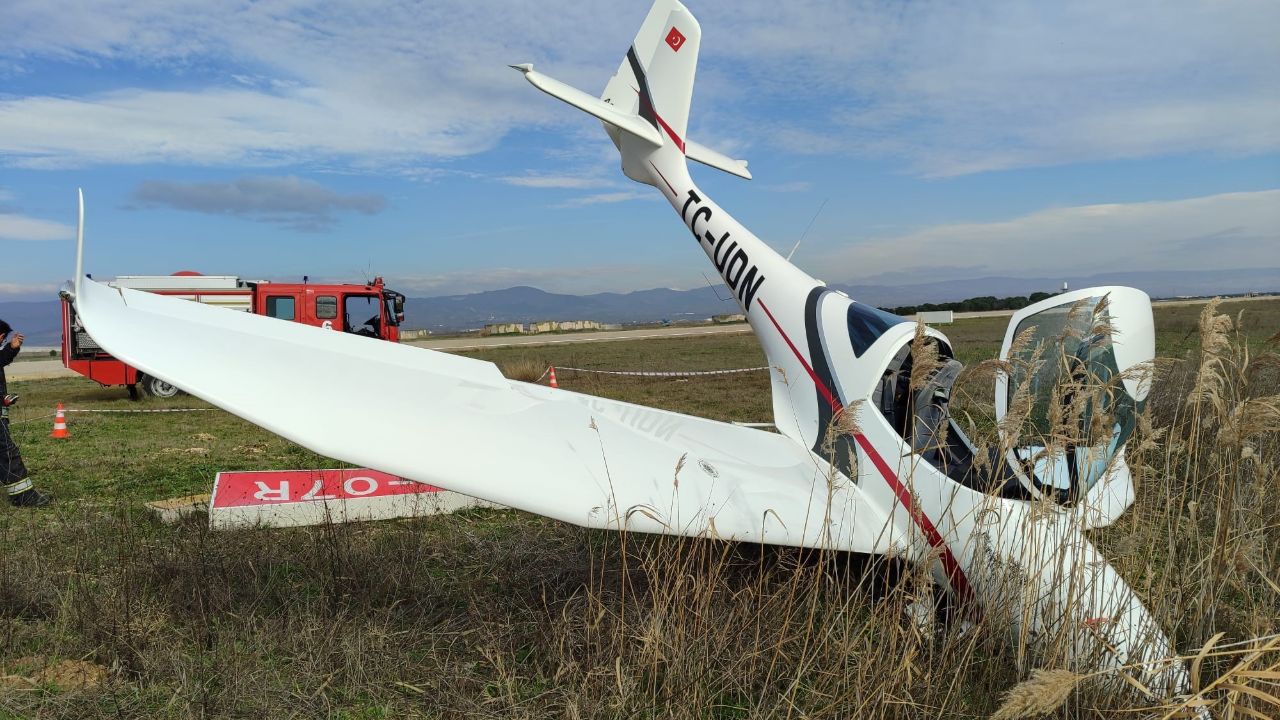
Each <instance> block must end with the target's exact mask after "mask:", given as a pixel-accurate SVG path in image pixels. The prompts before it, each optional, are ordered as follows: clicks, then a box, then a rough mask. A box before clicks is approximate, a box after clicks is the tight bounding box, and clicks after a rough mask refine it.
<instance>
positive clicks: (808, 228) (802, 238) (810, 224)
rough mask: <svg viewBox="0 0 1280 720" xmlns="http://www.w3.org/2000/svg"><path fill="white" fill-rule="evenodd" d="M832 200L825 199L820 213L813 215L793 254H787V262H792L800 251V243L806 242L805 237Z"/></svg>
mask: <svg viewBox="0 0 1280 720" xmlns="http://www.w3.org/2000/svg"><path fill="white" fill-rule="evenodd" d="M830 199H831V198H826V199H824V200H823V201H822V204H821V205H819V206H818V212H816V213H814V214H813V219H812V220H810V221H809V225H808V227H806V228H805V229H804V232H802V233H800V239H799V240H797V241H796V244H795V247H793V248H791V252H789V253H787V262H791V256H792V255H795V254H796V250H799V249H800V243H802V242H804V238H805V236H806V235H808V234H809V230H810V229H811V228H813V224H814V223H815V222H817V221H818V216H819V215H821V214H822V208H824V207H826V206H827V201H828V200H830Z"/></svg>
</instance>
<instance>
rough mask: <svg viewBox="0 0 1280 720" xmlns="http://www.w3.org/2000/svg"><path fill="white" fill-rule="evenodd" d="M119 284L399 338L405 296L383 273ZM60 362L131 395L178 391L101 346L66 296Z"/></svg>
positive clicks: (185, 277) (134, 278)
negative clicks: (364, 279)
mask: <svg viewBox="0 0 1280 720" xmlns="http://www.w3.org/2000/svg"><path fill="white" fill-rule="evenodd" d="M108 284H109V285H111V286H113V287H123V288H132V289H134V290H144V291H146V292H154V293H157V294H160V295H170V296H174V297H179V298H182V299H184V300H192V301H194V302H198V303H204V304H206V305H215V306H217V307H223V308H227V309H228V310H235V311H240V312H251V313H255V314H258V315H267V316H270V317H274V318H279V319H281V320H287V321H290V322H299V323H303V324H306V325H313V326H315V327H319V328H324V329H326V330H332V331H334V332H348V333H352V334H355V335H363V336H365V337H369V338H374V339H380V340H388V341H390V342H399V341H400V323H402V322H403V321H404V295H402V294H400V293H398V292H396V291H394V290H389V289H387V288H386V287H385V285H384V283H383V280H382V278H380V277H379V278H375V279H374V280H373V282H371V283H367V284H364V285H357V284H345V283H344V284H336V285H325V284H313V283H309V282H305V278H304V282H302V283H277V282H268V281H257V282H250V281H245V280H242V279H240V278H238V277H236V276H234V275H202V274H200V273H197V272H191V271H182V272H177V273H174V274H173V275H123V276H120V277H118V278H116V279H115V280H114V281H112V282H110V283H108ZM62 364H63V365H64V366H66V367H67V368H68V369H70V370H74V371H75V372H77V373H79V374H81V375H83V376H85V377H87V378H89V379H90V380H93V381H95V382H97V383H99V384H101V385H104V386H115V385H124V386H125V387H127V388H128V389H129V396H130V397H133V398H135V399H136V398H137V397H138V395H139V392H142V393H145V394H147V395H152V396H154V397H162V398H168V397H173V396H175V395H177V394H178V389H177V388H176V387H174V386H173V385H170V384H169V383H168V382H166V381H165V380H163V379H162V378H157V377H148V376H147V375H144V374H143V373H140V372H138V370H137V369H135V368H132V367H130V366H128V365H126V364H125V363H123V362H121V361H119V360H117V359H115V358H114V357H112V356H110V355H108V354H107V353H105V352H103V351H102V349H101V348H100V347H98V344H97V343H95V342H94V341H93V338H92V337H90V336H89V334H88V333H87V332H85V331H84V329H83V328H82V327H81V325H80V323H79V322H78V320H77V319H76V311H75V305H74V303H73V302H72V301H71V300H70V299H69V298H67V297H65V296H64V297H63V298H62Z"/></svg>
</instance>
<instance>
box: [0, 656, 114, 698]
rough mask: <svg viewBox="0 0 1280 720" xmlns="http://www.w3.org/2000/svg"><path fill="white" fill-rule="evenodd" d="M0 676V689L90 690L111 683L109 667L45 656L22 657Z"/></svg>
mask: <svg viewBox="0 0 1280 720" xmlns="http://www.w3.org/2000/svg"><path fill="white" fill-rule="evenodd" d="M6 669H7V670H9V671H10V672H7V673H5V674H0V690H29V689H31V688H35V687H38V686H40V685H52V686H54V687H56V688H58V689H59V690H86V689H90V688H96V687H101V686H102V685H103V684H105V683H106V682H107V672H108V671H107V668H106V667H104V666H102V665H99V664H97V663H91V662H86V661H84V660H57V661H54V660H52V659H50V658H45V657H41V656H34V657H23V658H19V659H17V660H15V661H13V662H12V663H10V664H9V667H8V668H6Z"/></svg>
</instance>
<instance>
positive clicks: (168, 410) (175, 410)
mask: <svg viewBox="0 0 1280 720" xmlns="http://www.w3.org/2000/svg"><path fill="white" fill-rule="evenodd" d="M216 409H217V408H160V409H157V410H80V409H77V408H66V409H65V410H63V412H69V413H125V414H134V413H178V412H209V411H211V410H216Z"/></svg>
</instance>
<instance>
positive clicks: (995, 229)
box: [822, 190, 1280, 279]
mask: <svg viewBox="0 0 1280 720" xmlns="http://www.w3.org/2000/svg"><path fill="white" fill-rule="evenodd" d="M950 263H954V264H955V265H957V266H959V265H963V266H965V267H966V268H967V270H966V272H965V273H964V275H963V277H978V276H981V275H994V274H1000V275H1014V276H1023V277H1033V276H1037V275H1041V276H1048V277H1057V276H1063V275H1067V274H1092V273H1102V272H1109V271H1113V270H1125V271H1141V270H1196V269H1203V270H1221V269H1231V268H1242V267H1280V190H1264V191H1259V192H1239V193H1226V194H1222V195H1210V196H1207V197H1198V198H1190V199H1186V200H1170V201H1160V202H1142V203H1128V204H1108V205H1084V206H1079V207H1065V208H1053V209H1048V210H1041V211H1038V212H1034V213H1031V214H1029V215H1024V216H1021V217H1017V218H1012V219H1009V220H1005V221H1001V222H985V223H953V224H946V225H936V226H933V227H928V228H924V229H921V230H918V231H915V232H911V233H907V234H903V235H897V236H892V237H877V238H871V239H867V240H862V241H855V242H853V243H850V244H849V245H848V246H847V247H846V248H844V249H843V250H841V251H838V252H836V253H832V254H831V255H830V256H829V257H827V258H825V259H824V262H823V263H822V266H823V268H824V274H825V275H827V276H830V277H833V278H846V277H849V278H855V277H856V278H864V279H870V278H874V277H876V276H878V275H883V274H889V273H894V274H895V275H894V277H899V278H902V277H905V274H906V273H910V272H912V271H913V270H915V269H919V270H920V272H921V275H922V277H923V276H924V275H928V276H929V277H928V278H925V279H932V278H933V276H936V275H937V274H938V273H937V266H939V265H946V264H950Z"/></svg>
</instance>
